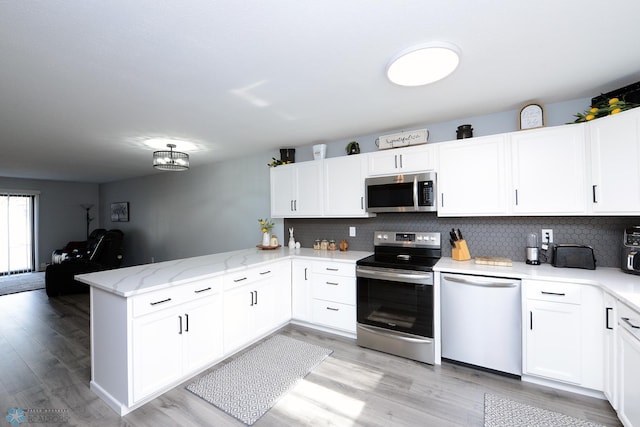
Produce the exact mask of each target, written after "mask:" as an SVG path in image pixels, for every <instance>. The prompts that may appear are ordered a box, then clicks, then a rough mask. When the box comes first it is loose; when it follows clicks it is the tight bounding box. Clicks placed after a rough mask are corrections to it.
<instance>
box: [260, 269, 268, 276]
mask: <svg viewBox="0 0 640 427" xmlns="http://www.w3.org/2000/svg"><path fill="white" fill-rule="evenodd" d="M269 273H271V270H267V271H261V272H260V275H264V274H269Z"/></svg>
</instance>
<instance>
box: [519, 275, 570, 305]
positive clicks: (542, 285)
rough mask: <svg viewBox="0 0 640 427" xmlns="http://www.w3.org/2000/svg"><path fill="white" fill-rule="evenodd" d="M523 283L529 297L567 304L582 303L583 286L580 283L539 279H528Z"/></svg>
mask: <svg viewBox="0 0 640 427" xmlns="http://www.w3.org/2000/svg"><path fill="white" fill-rule="evenodd" d="M523 283H524V287H525V289H526V295H527V298H528V299H535V300H540V301H555V302H562V303H566V304H581V303H582V287H581V286H580V285H576V284H573V283H559V282H546V281H537V280H534V281H531V280H526V281H524V282H523Z"/></svg>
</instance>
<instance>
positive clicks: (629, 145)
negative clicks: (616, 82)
mask: <svg viewBox="0 0 640 427" xmlns="http://www.w3.org/2000/svg"><path fill="white" fill-rule="evenodd" d="M587 126H588V130H589V136H590V141H589V142H590V144H589V145H590V149H591V150H590V155H591V189H590V190H591V197H590V201H591V203H590V204H591V211H592V212H593V213H595V214H603V215H615V214H629V213H634V214H637V213H640V167H638V166H639V165H640V108H636V109H633V110H629V111H625V112H623V113H619V114H616V115H613V116H609V117H603V118H600V119H596V120H594V121H592V122H589V123H588V125H587Z"/></svg>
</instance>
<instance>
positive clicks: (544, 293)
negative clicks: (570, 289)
mask: <svg viewBox="0 0 640 427" xmlns="http://www.w3.org/2000/svg"><path fill="white" fill-rule="evenodd" d="M540 293H541V294H542V295H555V296H558V297H563V296H565V294H564V293H560V292H547V291H540Z"/></svg>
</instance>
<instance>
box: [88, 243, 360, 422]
mask: <svg viewBox="0 0 640 427" xmlns="http://www.w3.org/2000/svg"><path fill="white" fill-rule="evenodd" d="M368 255H370V253H369V252H362V251H346V252H340V251H326V250H323V251H316V250H312V249H296V250H289V249H288V248H284V249H278V250H259V249H255V248H254V249H246V250H238V251H232V252H225V253H218V254H212V255H205V256H199V257H193V258H186V259H179V260H173V261H166V262H161V263H154V264H145V265H138V266H133V267H127V268H121V269H116V270H108V271H101V272H97V273H89V274H82V275H78V276H76V279H77V280H79V281H81V282H83V283H86V284H88V285H90V286H91V295H90V299H91V390H93V391H94V392H95V393H96V394H97V395H98V396H100V398H101V399H103V400H104V401H105V402H106V403H107V404H108V405H109V406H110V407H111V408H112V409H113V410H115V411H116V412H117V413H119V414H120V415H125V414H127V413H129V412H130V411H132V410H133V409H136V408H137V407H139V406H141V405H143V404H144V403H146V402H148V401H150V400H152V399H153V398H155V397H157V396H158V395H160V394H162V393H164V392H165V391H167V390H169V389H170V388H172V387H175V386H176V385H177V384H179V383H180V382H182V381H184V380H186V379H188V378H190V377H192V376H193V375H195V374H197V373H199V372H201V371H203V370H205V369H207V368H209V367H210V366H212V365H214V364H215V363H217V362H219V361H221V360H222V359H224V358H225V357H228V356H229V355H231V354H233V353H235V352H237V351H238V350H241V349H242V348H244V347H246V346H248V345H250V344H252V343H254V342H256V341H257V340H259V339H260V338H262V337H264V336H266V335H268V334H269V333H271V332H273V331H275V330H277V329H278V328H280V327H281V326H283V325H285V324H287V323H288V322H289V321H290V320H291V318H292V311H291V310H292V303H291V298H292V287H291V284H292V262H304V263H306V264H308V265H309V267H308V269H311V270H313V273H314V274H315V273H320V272H322V273H323V274H334V275H337V276H336V277H341V280H346V281H344V282H342V281H340V283H344V284H345V286H348V285H349V284H351V286H350V292H352V293H353V295H352V298H351V296H350V297H349V300H348V301H339V302H333V301H326V302H325V301H323V300H318V301H321V302H323V303H325V304H324V305H328V304H335V307H333V306H332V307H331V309H332V311H331V312H327V314H324V313H322V314H321V315H320V314H319V315H316V316H315V318H316V319H318V322H317V324H318V327H319V328H321V329H329V330H334V331H335V332H336V333H340V334H343V335H347V336H355V335H354V333H355V330H351V326H350V325H351V324H353V328H355V262H356V261H357V260H358V259H360V258H363V257H366V256H368ZM351 272H353V274H352V273H351ZM304 275H305V276H311V275H312V271H307V270H305V271H304ZM296 288H297V290H298V291H300V290H301V289H298V287H296ZM300 288H302V287H300ZM304 291H305V292H306V294H305V295H303V299H305V298H306V300H310V299H311V298H312V297H314V296H313V295H312V293H311V289H305V290H304ZM294 294H295V292H294ZM294 297H295V296H294ZM315 298H323V297H322V296H321V295H315ZM314 301H315V300H314ZM351 302H353V304H350V303H351ZM310 304H311V303H310ZM328 316H332V317H328ZM308 319H311V316H308Z"/></svg>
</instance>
